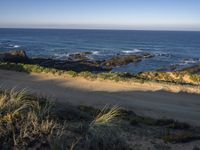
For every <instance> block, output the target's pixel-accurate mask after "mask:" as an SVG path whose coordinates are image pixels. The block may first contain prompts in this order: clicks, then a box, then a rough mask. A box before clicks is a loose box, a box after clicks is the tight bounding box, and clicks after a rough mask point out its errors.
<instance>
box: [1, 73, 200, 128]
mask: <svg viewBox="0 0 200 150" xmlns="http://www.w3.org/2000/svg"><path fill="white" fill-rule="evenodd" d="M0 85H1V86H2V88H13V87H17V88H19V89H22V88H25V89H27V91H28V92H30V93H34V94H37V95H40V96H46V97H48V98H49V99H53V100H56V101H58V102H61V103H63V105H64V104H65V103H71V104H74V105H88V106H93V107H103V106H105V105H106V104H110V105H119V106H121V107H122V108H125V109H130V110H133V111H135V112H136V113H138V114H141V115H145V116H151V117H156V118H172V119H176V120H179V121H184V122H187V123H189V124H193V125H200V95H198V94H190V93H183V92H179V91H180V89H181V87H176V86H173V87H163V86H161V85H160V84H153V85H152V84H150V83H148V84H137V83H126V82H119V83H115V82H113V81H102V80H95V81H90V80H87V79H83V78H81V77H77V78H71V77H58V76H53V75H49V74H36V73H31V74H26V73H21V72H14V71H5V70H0ZM163 89H165V90H168V91H163ZM198 90H199V89H198ZM169 91H173V92H169Z"/></svg>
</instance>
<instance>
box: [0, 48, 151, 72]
mask: <svg viewBox="0 0 200 150" xmlns="http://www.w3.org/2000/svg"><path fill="white" fill-rule="evenodd" d="M91 54H92V53H91V52H80V53H74V54H70V55H69V58H68V59H67V60H58V59H51V58H39V57H37V58H30V57H28V56H27V54H26V52H25V51H22V50H15V51H10V52H6V53H0V61H2V62H12V63H24V64H37V65H40V66H42V67H47V68H48V67H50V68H55V69H61V70H73V71H76V72H81V71H90V72H106V71H111V70H112V69H113V68H114V67H118V66H123V65H127V64H129V63H133V62H139V61H142V60H143V59H146V58H151V57H154V55H151V54H149V53H141V54H131V55H121V56H117V57H113V58H110V59H108V60H102V61H96V60H91V59H89V56H90V55H91Z"/></svg>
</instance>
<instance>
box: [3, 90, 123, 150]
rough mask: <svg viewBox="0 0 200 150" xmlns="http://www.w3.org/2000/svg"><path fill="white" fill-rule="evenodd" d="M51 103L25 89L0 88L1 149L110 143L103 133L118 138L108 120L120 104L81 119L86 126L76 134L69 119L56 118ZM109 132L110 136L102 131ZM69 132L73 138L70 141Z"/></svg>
mask: <svg viewBox="0 0 200 150" xmlns="http://www.w3.org/2000/svg"><path fill="white" fill-rule="evenodd" d="M53 107H54V105H52V103H49V102H46V101H41V99H38V98H33V96H28V95H27V94H26V91H25V90H21V91H17V90H15V89H12V90H10V91H4V92H1V93H0V141H1V142H2V143H1V144H0V149H27V148H32V149H67V148H69V147H67V146H66V143H67V145H71V149H83V147H84V149H104V148H107V147H108V146H109V145H111V143H112V142H110V140H108V139H107V138H106V137H109V138H110V137H111V138H113V139H117V138H116V135H114V134H113V133H116V132H112V130H113V129H114V128H113V126H111V124H112V123H113V121H114V120H115V119H116V117H117V116H119V115H120V111H119V107H117V106H115V107H113V108H111V109H108V107H105V108H103V109H102V111H100V113H99V114H98V115H97V117H95V118H94V120H91V121H87V122H83V124H82V126H85V128H84V129H83V130H81V132H80V133H79V135H76V133H73V132H72V131H69V129H68V128H67V127H68V125H69V124H70V123H71V122H68V121H67V120H59V118H58V117H57V116H56V109H52V108H53ZM73 114H74V113H73V112H70V113H69V114H67V115H73ZM65 115H66V114H65ZM72 117H73V116H72ZM74 117H76V116H74ZM108 132H109V133H110V134H109V136H108V135H106V134H105V133H108ZM68 133H70V136H71V137H72V139H76V140H75V142H73V141H74V140H73V141H72V140H71V142H70V139H68V138H67V136H69V135H68ZM94 143H95V145H94Z"/></svg>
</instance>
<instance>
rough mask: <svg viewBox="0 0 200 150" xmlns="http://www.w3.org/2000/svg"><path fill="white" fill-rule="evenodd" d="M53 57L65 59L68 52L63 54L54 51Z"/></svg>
mask: <svg viewBox="0 0 200 150" xmlns="http://www.w3.org/2000/svg"><path fill="white" fill-rule="evenodd" d="M54 57H55V58H56V59H67V58H68V57H69V54H68V53H64V54H57V53H55V54H54Z"/></svg>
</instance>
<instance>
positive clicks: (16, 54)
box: [0, 50, 29, 63]
mask: <svg viewBox="0 0 200 150" xmlns="http://www.w3.org/2000/svg"><path fill="white" fill-rule="evenodd" d="M28 60H29V58H28V57H27V55H26V52H25V51H23V50H16V51H10V52H6V53H0V61H8V62H15V63H22V62H23V63H27V62H28Z"/></svg>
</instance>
